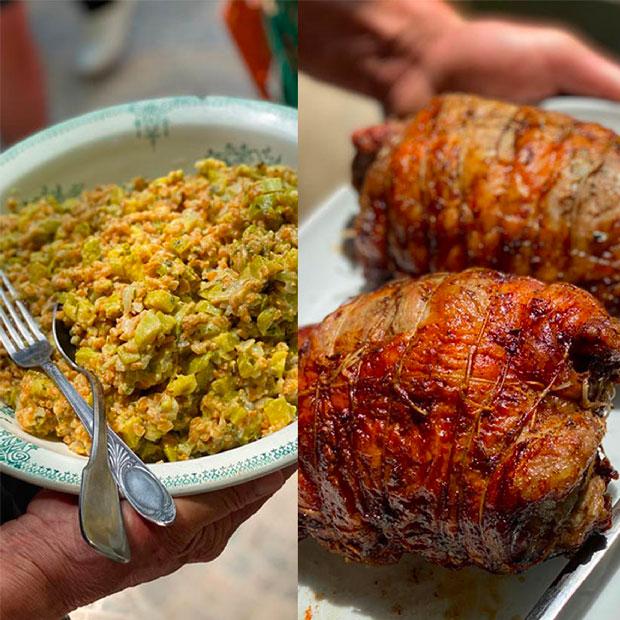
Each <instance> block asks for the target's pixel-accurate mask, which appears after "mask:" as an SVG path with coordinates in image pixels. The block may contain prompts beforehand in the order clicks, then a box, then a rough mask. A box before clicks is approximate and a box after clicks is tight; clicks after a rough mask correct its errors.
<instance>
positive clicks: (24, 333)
mask: <svg viewBox="0 0 620 620" xmlns="http://www.w3.org/2000/svg"><path fill="white" fill-rule="evenodd" d="M0 299H1V300H2V302H3V303H4V307H5V308H6V309H7V310H8V311H9V314H10V315H11V318H12V319H13V325H14V326H15V327H16V328H17V331H19V335H20V336H21V337H22V338H23V339H24V340H25V341H26V342H27V343H28V344H34V338H33V337H32V334H31V333H30V330H29V329H28V327H27V326H26V325H24V322H23V321H22V320H21V318H20V316H19V314H17V310H15V307H14V306H13V304H12V303H11V302H10V301H9V298H8V297H7V295H6V293H5V292H4V291H3V290H2V289H0ZM11 336H13V334H12V333H11Z"/></svg>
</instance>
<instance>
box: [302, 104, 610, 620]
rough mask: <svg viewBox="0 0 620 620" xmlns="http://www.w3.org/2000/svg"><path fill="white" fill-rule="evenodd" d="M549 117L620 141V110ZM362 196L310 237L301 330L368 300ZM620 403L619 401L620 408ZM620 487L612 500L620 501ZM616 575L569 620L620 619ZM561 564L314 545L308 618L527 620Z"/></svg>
mask: <svg viewBox="0 0 620 620" xmlns="http://www.w3.org/2000/svg"><path fill="white" fill-rule="evenodd" d="M544 107H546V108H548V109H557V110H560V111H562V112H566V113H568V114H573V115H574V116H577V117H579V118H582V119H584V120H593V121H597V122H600V123H601V124H605V125H607V126H608V127H610V128H612V129H614V130H615V131H617V132H620V105H618V104H613V103H610V102H607V101H598V100H592V99H583V98H575V97H565V98H558V99H552V100H549V101H547V102H545V104H544ZM357 210H358V206H357V194H356V192H355V191H354V190H353V189H352V188H351V187H350V186H343V187H342V188H340V189H339V190H338V191H337V192H335V193H334V194H333V195H332V196H331V197H330V198H329V199H328V200H327V201H326V202H325V203H324V204H323V205H322V207H321V208H319V209H318V210H317V211H315V212H314V213H313V214H312V215H311V216H310V217H309V218H308V219H307V220H306V221H305V222H304V223H303V224H302V226H301V229H300V247H301V255H300V264H299V275H300V286H301V289H300V296H299V298H300V305H299V321H300V325H306V324H308V323H313V322H316V321H320V320H321V319H322V318H323V317H324V316H325V315H327V314H328V313H329V312H331V311H333V310H335V309H336V308H337V307H338V306H339V305H340V304H342V303H343V302H344V301H346V300H347V299H349V298H350V297H351V296H353V295H356V294H357V293H359V292H360V289H361V287H362V285H363V282H364V280H363V276H362V274H361V270H360V269H359V267H358V266H356V265H354V264H353V263H351V261H350V260H349V259H348V258H347V257H346V256H345V255H344V254H343V252H342V250H341V246H342V232H343V229H344V228H345V227H346V225H347V223H348V222H350V220H351V218H352V217H353V216H354V215H355V214H356V213H357ZM616 403H618V401H616ZM619 416H620V410H618V408H616V409H615V410H614V411H612V413H611V414H610V417H609V428H608V431H607V435H606V438H605V442H604V446H605V450H606V452H607V454H608V456H609V458H610V459H611V461H612V463H614V464H615V465H616V467H618V469H620V417H619ZM618 487H619V485H618V483H612V485H611V487H610V490H611V493H612V495H613V496H614V498H615V497H617V496H618V494H619V493H618ZM609 555H610V557H609V558H608V559H606V561H605V562H606V566H604V567H602V566H599V567H597V570H596V571H595V573H594V575H593V576H592V577H591V578H590V580H588V582H586V584H584V586H583V587H582V588H581V589H580V590H579V591H578V593H577V595H576V596H575V597H574V598H573V600H572V601H571V603H570V609H569V610H568V613H566V614H564V615H563V616H562V618H563V619H564V620H566V619H568V618H571V619H576V618H587V619H588V620H615V619H616V618H620V582H618V581H615V580H612V579H611V577H613V575H614V573H615V572H616V571H617V570H618V568H619V567H620V550H619V549H615V550H614V551H613V552H610V554H609ZM565 563H566V560H565V559H564V558H556V559H553V560H550V561H548V562H545V563H543V564H542V565H540V566H537V567H535V568H533V569H531V570H529V571H527V572H526V573H524V574H522V575H513V576H497V575H491V574H488V573H486V572H484V571H481V570H478V569H464V570H458V571H454V570H447V569H443V568H441V567H437V566H433V565H431V564H429V563H428V562H425V561H424V560H421V559H419V558H417V557H415V556H409V557H407V558H404V559H403V560H402V561H401V562H400V563H399V564H397V565H395V566H386V567H380V568H369V567H366V566H359V565H354V564H347V563H345V562H344V561H343V560H342V559H341V558H340V557H338V556H336V555H333V554H330V553H328V552H327V551H324V550H323V549H321V548H320V547H319V546H318V545H317V544H315V543H314V542H313V541H312V540H306V541H303V542H302V543H301V544H300V547H299V598H298V605H299V614H298V615H299V618H304V616H305V615H306V613H307V611H308V610H310V612H311V616H312V619H313V620H345V619H347V620H349V619H371V618H372V619H377V620H379V619H380V620H390V619H394V618H398V617H402V618H426V619H428V620H432V619H434V618H437V619H439V618H441V619H444V618H446V619H454V620H456V619H459V620H466V619H470V618H471V619H472V620H474V619H475V620H478V619H490V620H491V619H492V620H517V618H519V619H522V618H524V617H525V616H526V615H527V613H528V611H529V610H530V609H531V608H532V606H533V605H534V604H535V603H536V601H537V600H538V598H539V597H540V595H541V594H542V593H543V592H544V590H545V589H546V588H547V586H548V585H549V584H550V583H551V582H552V581H553V579H554V578H555V577H556V576H557V574H558V573H559V572H560V571H561V569H562V567H563V566H564V565H565Z"/></svg>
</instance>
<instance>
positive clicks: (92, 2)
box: [76, 0, 135, 77]
mask: <svg viewBox="0 0 620 620" xmlns="http://www.w3.org/2000/svg"><path fill="white" fill-rule="evenodd" d="M78 4H79V6H80V8H81V9H82V11H81V13H82V32H81V43H80V48H79V50H78V54H77V58H76V68H77V70H78V72H79V73H80V74H81V75H83V76H85V77H95V76H97V75H99V74H101V73H104V72H105V71H108V70H109V69H111V68H112V67H113V66H114V65H115V64H116V63H117V62H118V61H119V60H120V58H121V56H122V54H123V50H124V48H125V43H126V41H127V37H128V35H129V30H130V27H131V17H132V15H133V11H134V8H135V1H134V0H79V2H78Z"/></svg>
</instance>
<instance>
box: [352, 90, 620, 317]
mask: <svg viewBox="0 0 620 620" xmlns="http://www.w3.org/2000/svg"><path fill="white" fill-rule="evenodd" d="M354 143H355V144H356V146H357V148H358V153H359V156H358V157H357V158H356V162H355V166H354V182H355V183H356V184H358V185H360V184H362V182H361V179H362V178H363V179H364V180H363V184H362V190H361V198H360V202H361V213H360V216H359V217H358V219H357V225H356V228H357V248H358V251H359V254H360V256H361V258H362V261H363V263H364V266H365V269H366V273H367V275H368V277H369V278H370V279H373V280H377V279H381V278H385V277H386V276H388V275H391V274H392V273H395V272H404V273H409V274H414V275H420V274H425V273H429V272H434V271H460V270H462V269H465V268H466V267H469V266H483V267H492V268H494V269H499V270H501V271H507V272H511V273H516V274H520V275H532V276H535V277H536V278H538V279H540V280H543V281H546V282H553V281H556V280H565V281H567V282H572V283H573V284H577V285H578V286H581V287H582V288H584V289H586V290H588V291H589V292H591V293H592V294H594V295H595V296H596V297H598V298H599V299H600V300H601V301H603V303H604V304H605V305H606V306H607V308H608V310H609V311H610V312H612V313H613V314H616V315H620V137H619V136H617V135H616V134H614V133H613V132H612V131H610V130H607V129H604V128H603V127H600V126H598V125H595V124H592V123H580V122H577V121H575V120H574V119H572V118H570V117H568V116H565V115H563V114H556V113H552V112H545V111H542V110H539V109H537V108H533V107H527V106H515V105H511V104H508V103H500V102H497V101H489V100H486V99H481V98H479V97H474V96H469V95H447V96H444V97H438V98H436V99H434V100H433V101H432V102H431V104H430V105H429V106H428V107H427V108H426V109H424V110H422V111H421V112H420V113H419V114H418V115H417V116H415V117H414V118H413V119H411V120H410V121H409V122H408V123H407V124H406V125H388V126H386V127H385V128H383V130H382V129H380V128H377V127H373V128H370V129H369V130H368V131H367V132H366V133H364V132H358V133H357V134H356V135H355V136H354ZM382 145H385V146H383V147H382ZM371 162H372V163H371Z"/></svg>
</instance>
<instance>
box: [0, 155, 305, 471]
mask: <svg viewBox="0 0 620 620" xmlns="http://www.w3.org/2000/svg"><path fill="white" fill-rule="evenodd" d="M196 168H197V173H196V174H192V175H185V174H184V173H183V172H182V171H174V172H171V173H170V174H168V175H167V176H165V177H162V178H159V179H155V180H152V181H146V180H144V179H136V180H134V181H133V182H132V183H129V184H127V185H124V186H118V185H106V186H102V187H99V188H97V189H95V190H93V191H87V192H84V193H83V194H81V195H80V196H79V197H78V198H71V199H68V200H64V201H58V200H55V199H54V198H53V197H52V196H46V197H44V198H41V199H38V200H35V201H32V202H28V203H23V204H19V203H17V202H16V201H10V202H9V203H8V205H7V211H6V214H5V215H1V216H0V266H1V267H2V269H4V271H5V272H6V274H7V275H8V277H9V278H10V279H11V281H12V282H13V283H14V284H15V286H16V288H17V289H18V291H19V293H20V294H21V296H22V297H23V299H24V300H25V301H26V302H27V303H28V304H29V306H30V309H31V310H32V312H33V314H34V315H35V317H36V318H37V319H38V320H39V321H40V322H41V324H42V326H43V327H44V329H47V330H48V331H49V330H50V328H51V311H52V306H53V303H54V302H55V301H60V302H61V303H62V304H63V320H64V322H65V323H66V324H67V325H68V326H70V328H71V333H72V336H73V341H74V343H75V344H76V345H77V346H78V351H77V362H78V363H79V364H80V365H82V366H84V367H86V368H87V369H89V370H91V371H92V372H94V373H95V374H96V375H97V376H98V377H99V378H100V379H101V381H102V382H103V386H104V390H105V395H106V404H107V410H108V418H109V422H110V425H111V426H112V428H113V429H114V430H115V431H116V432H117V433H118V434H119V435H120V436H121V437H122V438H123V439H124V440H125V441H126V442H127V444H128V445H129V446H130V447H131V448H132V449H133V450H135V451H136V452H137V453H138V454H139V455H140V456H141V457H142V458H143V459H144V460H146V461H157V460H161V459H164V460H169V461H175V460H182V459H188V458H191V457H196V456H201V455H205V454H213V453H216V452H220V451H222V450H227V449H230V448H234V447H237V446H240V445H242V444H245V443H248V442H250V441H253V440H255V439H258V438H260V437H262V436H265V435H267V434H269V433H272V432H274V431H277V430H279V429H281V428H283V427H284V426H286V425H288V424H289V423H290V422H291V421H292V420H293V419H294V418H295V417H296V412H297V408H296V405H297V333H296V332H297V179H296V175H295V173H294V172H293V171H292V170H290V169H289V168H286V167H284V166H267V165H263V164H261V165H257V166H249V165H237V166H228V165H226V164H225V163H224V162H222V161H218V160H215V159H206V160H203V161H199V162H198V163H197V164H196ZM60 366H61V368H62V370H63V371H64V372H65V373H66V375H67V376H69V377H70V378H71V379H72V380H74V382H75V385H76V387H77V388H78V390H79V391H80V392H81V393H82V394H83V395H84V396H85V397H87V396H88V397H90V394H89V389H88V384H87V382H86V380H85V379H84V377H82V376H81V375H76V373H74V372H72V371H71V370H70V369H69V368H68V367H67V366H66V365H64V364H63V363H62V362H60ZM0 400H2V401H4V402H6V403H7V404H9V405H10V406H12V407H13V408H14V409H15V411H16V417H17V420H18V422H19V424H20V425H21V426H22V428H24V429H25V430H26V431H27V432H29V433H32V434H33V435H37V436H40V437H47V438H55V437H57V438H60V439H62V440H63V441H64V442H65V443H66V444H67V445H68V446H69V448H71V450H73V451H75V452H78V453H80V454H85V453H86V452H87V451H88V449H89V445H90V439H89V437H88V435H87V433H86V431H85V429H84V428H83V426H82V425H81V423H80V422H79V420H78V419H77V417H76V416H75V414H74V413H73V410H72V409H71V408H70V406H69V405H68V403H67V402H66V401H65V400H64V399H63V398H62V397H61V396H60V394H59V392H58V390H57V389H56V388H55V386H54V385H53V384H52V382H51V381H50V380H49V379H47V378H46V377H45V376H44V375H43V374H41V373H39V372H37V371H29V372H24V371H23V370H21V369H19V368H17V367H16V366H15V365H13V364H12V363H11V362H10V361H9V359H8V357H7V356H6V354H5V352H4V350H0Z"/></svg>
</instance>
